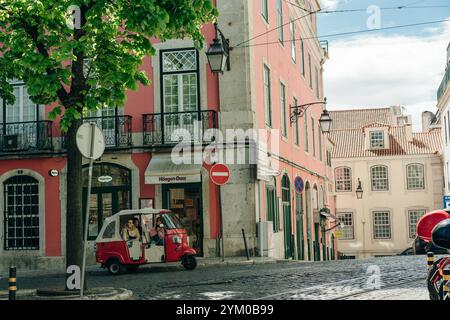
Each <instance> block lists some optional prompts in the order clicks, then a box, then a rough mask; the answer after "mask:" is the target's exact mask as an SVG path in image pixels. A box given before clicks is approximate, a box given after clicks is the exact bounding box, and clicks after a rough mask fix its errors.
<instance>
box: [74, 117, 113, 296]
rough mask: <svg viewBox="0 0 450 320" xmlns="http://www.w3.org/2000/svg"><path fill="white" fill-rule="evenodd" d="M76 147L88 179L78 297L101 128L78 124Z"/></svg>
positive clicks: (102, 140)
mask: <svg viewBox="0 0 450 320" xmlns="http://www.w3.org/2000/svg"><path fill="white" fill-rule="evenodd" d="M76 140H77V147H78V150H79V151H80V153H81V155H82V156H83V157H85V158H87V159H89V179H88V189H87V199H86V213H85V214H86V217H85V221H84V248H83V265H82V267H81V284H80V297H81V298H83V294H84V279H85V273H86V251H87V241H88V240H87V238H88V227H89V197H90V194H91V188H92V171H93V165H94V160H96V159H98V158H100V157H101V156H102V155H103V153H104V152H105V146H106V145H105V138H104V136H103V133H102V130H100V128H99V127H97V125H96V124H95V123H85V124H83V125H81V126H80V128H79V129H78V131H77V137H76Z"/></svg>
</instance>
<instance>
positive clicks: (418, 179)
mask: <svg viewBox="0 0 450 320" xmlns="http://www.w3.org/2000/svg"><path fill="white" fill-rule="evenodd" d="M424 171H425V170H424V166H423V165H422V164H419V163H413V164H410V165H408V166H406V179H407V186H408V190H422V189H425V174H424Z"/></svg>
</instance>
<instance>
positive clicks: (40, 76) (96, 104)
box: [0, 0, 217, 266]
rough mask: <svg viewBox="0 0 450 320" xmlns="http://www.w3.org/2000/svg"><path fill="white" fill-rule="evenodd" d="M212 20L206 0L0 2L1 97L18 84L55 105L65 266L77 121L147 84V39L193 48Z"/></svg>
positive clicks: (76, 209) (77, 253) (74, 250)
mask: <svg viewBox="0 0 450 320" xmlns="http://www.w3.org/2000/svg"><path fill="white" fill-rule="evenodd" d="M216 16H217V10H216V9H215V8H214V6H213V5H212V3H211V1H210V0H0V30H1V32H0V97H2V98H3V99H5V100H6V101H7V102H8V103H11V104H12V103H14V95H13V87H12V86H11V84H10V80H11V79H20V80H22V81H23V82H24V83H25V85H26V86H27V88H28V93H29V94H30V97H31V99H32V101H33V102H34V103H37V104H42V105H55V108H54V109H53V110H52V111H51V112H50V113H49V115H48V118H49V119H51V120H54V119H56V118H58V117H60V126H61V129H62V130H63V131H64V132H66V135H67V194H68V199H67V210H66V212H67V219H66V221H67V228H66V237H67V238H66V243H67V244H66V252H67V261H66V264H67V265H68V266H69V265H79V266H81V261H82V253H83V250H82V242H83V217H82V211H83V210H82V156H81V155H80V153H79V152H78V150H77V148H76V144H75V135H76V131H77V129H78V128H79V126H80V125H81V123H82V117H83V116H86V115H87V113H88V111H95V110H98V109H101V108H105V107H117V106H119V107H120V106H123V105H124V103H125V101H126V91H127V90H128V89H131V90H137V88H138V84H139V83H141V84H143V85H149V84H150V81H149V79H148V77H147V75H146V73H145V72H144V71H142V70H140V66H141V65H142V59H143V58H144V57H145V56H149V55H154V54H155V49H154V47H153V46H152V44H151V42H150V39H152V38H157V39H159V40H161V41H165V40H168V39H175V38H191V39H193V40H194V42H195V44H196V45H197V46H199V47H200V46H201V45H202V44H203V40H204V39H203V36H202V34H201V27H202V25H203V24H205V23H207V22H212V21H213V20H214V19H215V17H216ZM68 21H73V23H72V24H71V23H68Z"/></svg>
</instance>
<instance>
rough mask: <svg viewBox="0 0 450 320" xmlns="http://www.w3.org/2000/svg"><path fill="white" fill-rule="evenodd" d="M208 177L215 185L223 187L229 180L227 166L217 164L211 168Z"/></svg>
mask: <svg viewBox="0 0 450 320" xmlns="http://www.w3.org/2000/svg"><path fill="white" fill-rule="evenodd" d="M209 176H210V178H211V181H212V182H213V183H214V184H215V185H218V186H223V185H225V184H227V183H228V181H229V180H230V176H231V174H230V169H229V168H228V166H226V165H224V164H221V163H218V164H215V165H213V166H212V168H211V171H210V172H209Z"/></svg>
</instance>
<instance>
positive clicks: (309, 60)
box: [308, 53, 313, 89]
mask: <svg viewBox="0 0 450 320" xmlns="http://www.w3.org/2000/svg"><path fill="white" fill-rule="evenodd" d="M308 71H309V87H310V88H311V89H312V88H313V75H312V59H311V54H309V53H308Z"/></svg>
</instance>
